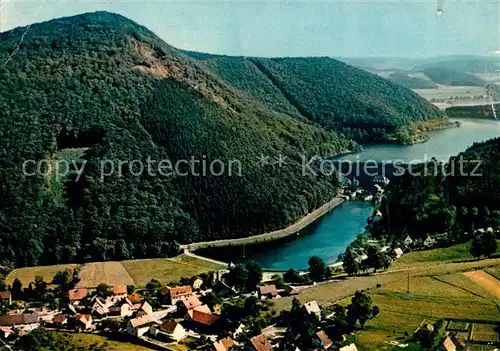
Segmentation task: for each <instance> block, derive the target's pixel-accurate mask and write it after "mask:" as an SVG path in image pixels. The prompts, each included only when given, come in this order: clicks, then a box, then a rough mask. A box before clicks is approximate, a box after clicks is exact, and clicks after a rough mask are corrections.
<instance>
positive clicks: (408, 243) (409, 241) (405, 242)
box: [403, 235, 413, 246]
mask: <svg viewBox="0 0 500 351" xmlns="http://www.w3.org/2000/svg"><path fill="white" fill-rule="evenodd" d="M403 243H404V244H405V245H406V246H410V245H411V244H413V239H412V238H410V236H409V235H407V236H406V238H405V240H404V241H403Z"/></svg>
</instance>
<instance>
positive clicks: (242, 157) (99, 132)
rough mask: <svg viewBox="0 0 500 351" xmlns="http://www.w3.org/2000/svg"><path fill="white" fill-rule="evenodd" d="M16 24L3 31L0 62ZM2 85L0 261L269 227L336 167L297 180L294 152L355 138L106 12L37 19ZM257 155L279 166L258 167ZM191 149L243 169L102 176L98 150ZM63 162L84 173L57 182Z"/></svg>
mask: <svg viewBox="0 0 500 351" xmlns="http://www.w3.org/2000/svg"><path fill="white" fill-rule="evenodd" d="M23 33H24V29H22V28H21V29H15V30H12V31H10V32H6V33H2V34H0V59H1V60H4V61H5V60H7V58H8V56H9V54H12V53H13V48H15V47H16V45H17V44H18V43H19V42H20V38H21V35H22V34H23ZM0 91H1V93H0V111H1V112H0V135H1V136H2V140H3V143H2V146H1V147H0V179H1V180H2V183H1V187H0V208H1V211H0V232H1V233H2V235H1V236H0V261H1V262H0V264H7V265H15V266H25V265H40V264H53V263H60V262H82V261H85V260H109V259H116V260H118V259H127V258H141V257H161V256H167V255H172V254H174V253H176V250H177V245H176V243H185V242H192V241H196V240H211V239H217V238H228V237H234V236H245V235H249V234H254V233H261V232H264V231H268V230H273V229H277V228H280V227H283V226H285V225H287V224H289V223H290V222H292V221H295V220H297V219H298V218H300V217H301V216H303V215H304V214H306V213H308V212H310V211H312V210H313V209H315V208H316V207H318V206H320V205H322V204H323V203H324V202H326V201H327V200H329V199H330V198H331V197H332V196H333V194H334V193H335V191H336V186H337V181H336V178H334V177H333V178H332V177H326V176H325V177H313V176H308V177H303V176H302V174H301V166H300V162H301V160H300V155H301V154H307V155H322V156H328V155H335V154H338V153H340V152H343V151H344V150H346V149H349V148H353V147H354V146H355V143H352V142H350V141H349V140H348V139H346V138H345V137H344V136H342V135H339V134H336V133H334V132H328V131H325V130H324V129H322V128H320V127H316V126H313V125H311V124H305V123H303V122H301V121H298V120H297V119H294V118H292V117H289V116H287V115H285V114H283V113H279V112H276V111H274V110H272V109H269V108H268V107H266V106H265V105H261V104H257V103H255V101H253V100H250V99H248V100H247V99H246V97H245V96H244V95H243V94H242V93H241V92H240V91H239V90H238V89H236V88H234V87H231V86H229V85H228V84H227V83H225V82H223V81H222V80H221V79H220V78H219V77H217V76H216V75H214V74H213V73H212V72H210V71H208V70H206V69H205V68H203V67H200V66H199V65H196V64H193V63H192V60H191V59H189V58H188V57H186V56H185V55H183V54H182V53H179V52H178V51H176V50H175V49H173V48H172V47H170V46H168V45H167V44H165V43H164V42H163V41H161V40H160V39H158V38H157V37H156V36H155V35H154V34H153V33H151V32H150V31H149V30H147V29H146V28H144V27H141V26H139V25H137V24H135V23H134V22H132V21H130V20H128V19H126V18H123V17H121V16H118V15H114V14H110V13H106V12H97V13H92V14H84V15H80V16H75V17H70V18H63V19H58V20H53V21H49V22H46V23H42V24H36V25H33V26H32V27H31V28H30V30H29V31H28V32H27V34H26V35H25V37H24V40H23V42H22V44H21V45H20V47H19V50H18V51H17V52H16V53H15V55H14V56H13V57H12V59H11V60H10V61H9V62H8V64H7V65H5V66H4V67H1V68H0ZM261 154H262V155H266V156H270V157H278V156H279V155H282V156H283V157H284V158H285V159H286V165H284V166H283V167H281V168H280V167H272V166H268V167H261V166H257V164H256V162H257V161H258V156H260V155H261ZM191 157H194V158H196V159H198V160H202V159H203V158H204V157H205V158H206V160H207V162H210V161H211V160H214V159H221V161H224V162H225V164H227V161H228V160H233V159H236V160H239V162H240V163H241V165H242V176H241V177H240V176H231V177H229V176H220V177H215V176H207V177H195V176H187V177H171V176H170V177H169V176H160V175H156V176H150V175H148V174H147V172H144V173H142V174H141V175H135V172H134V171H135V170H134V169H130V168H129V167H126V166H123V167H122V168H121V171H122V172H121V175H120V174H119V173H118V172H117V171H116V170H115V172H114V173H113V174H112V175H109V176H106V177H104V179H103V180H101V175H100V171H101V169H102V167H101V166H102V164H101V163H102V161H103V160H107V161H109V162H110V163H113V164H114V165H115V166H116V165H117V163H118V161H119V160H122V161H123V160H125V161H129V162H130V161H132V160H139V161H142V163H143V164H147V160H148V158H149V159H152V160H157V161H161V160H167V161H170V162H171V163H175V161H176V160H180V159H184V158H186V159H188V160H189V159H190V158H191ZM27 159H30V160H34V161H35V162H39V161H41V160H44V161H46V163H45V165H44V166H43V167H42V169H41V170H42V171H45V175H43V176H25V175H23V172H22V164H23V161H24V160H27ZM63 159H68V160H74V161H77V162H78V164H76V165H74V167H77V168H81V167H82V166H83V165H84V166H85V167H84V171H83V173H82V174H81V175H80V176H79V177H77V175H78V174H77V173H76V172H73V173H72V174H71V175H70V176H68V177H65V178H58V177H57V173H54V172H53V170H54V167H55V165H56V164H57V162H58V161H60V160H63ZM28 171H33V167H31V168H29V169H28ZM270 194H272V195H270Z"/></svg>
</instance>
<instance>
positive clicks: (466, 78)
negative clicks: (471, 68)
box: [423, 66, 486, 87]
mask: <svg viewBox="0 0 500 351" xmlns="http://www.w3.org/2000/svg"><path fill="white" fill-rule="evenodd" d="M423 72H424V74H425V75H426V76H427V77H429V79H431V80H432V81H434V82H436V83H438V84H443V85H456V86H460V85H465V86H469V85H470V86H479V87H482V86H484V85H485V84H486V83H485V81H484V80H482V79H481V78H478V77H476V76H474V75H472V74H469V73H464V72H461V71H457V70H454V69H451V68H447V67H442V66H435V67H427V68H425V69H424V70H423Z"/></svg>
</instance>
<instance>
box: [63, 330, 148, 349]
mask: <svg viewBox="0 0 500 351" xmlns="http://www.w3.org/2000/svg"><path fill="white" fill-rule="evenodd" d="M54 335H56V337H58V338H61V339H64V340H67V341H68V342H69V343H70V344H71V345H72V346H74V347H75V348H77V347H83V348H85V349H89V350H91V349H93V348H94V347H95V346H96V345H97V346H100V347H104V348H105V349H106V350H108V351H150V350H151V349H150V348H148V347H144V346H141V345H136V344H132V343H130V342H125V341H123V342H122V341H116V340H111V339H108V338H106V337H104V336H100V335H94V334H73V333H56V332H55V333H54ZM66 338H67V339H66Z"/></svg>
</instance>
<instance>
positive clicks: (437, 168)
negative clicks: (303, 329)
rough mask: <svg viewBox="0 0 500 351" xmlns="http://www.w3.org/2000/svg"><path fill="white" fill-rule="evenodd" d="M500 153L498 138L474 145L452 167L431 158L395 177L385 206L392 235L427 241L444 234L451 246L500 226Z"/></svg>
mask: <svg viewBox="0 0 500 351" xmlns="http://www.w3.org/2000/svg"><path fill="white" fill-rule="evenodd" d="M499 154H500V138H496V139H492V140H489V141H486V142H483V143H476V144H474V145H473V146H472V147H470V148H469V149H467V150H466V151H465V152H463V153H461V154H459V155H458V156H455V157H452V158H451V159H450V162H449V163H446V164H445V163H440V162H437V161H436V160H432V161H430V162H428V163H426V164H419V165H415V166H412V167H413V172H414V175H410V174H409V172H406V173H405V174H404V175H403V176H402V177H396V178H395V180H394V182H393V184H392V186H391V189H390V191H389V193H388V194H387V196H386V199H385V201H384V203H383V209H384V210H385V211H386V213H387V215H386V216H385V219H384V220H385V225H386V229H387V231H388V233H390V234H392V235H394V236H395V237H396V238H404V237H405V236H406V235H407V234H409V235H411V236H412V237H415V238H425V236H426V235H427V234H435V233H438V234H441V233H445V232H446V233H448V234H449V235H448V237H449V238H450V239H451V242H461V241H467V240H469V239H470V238H471V234H472V233H473V232H474V230H475V229H478V228H485V227H488V226H492V227H498V226H499V225H500V187H499V184H500V161H499V160H498V155H499ZM426 169H427V171H426ZM417 172H418V173H417ZM418 174H420V175H418ZM465 233H468V235H469V236H467V234H465Z"/></svg>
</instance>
